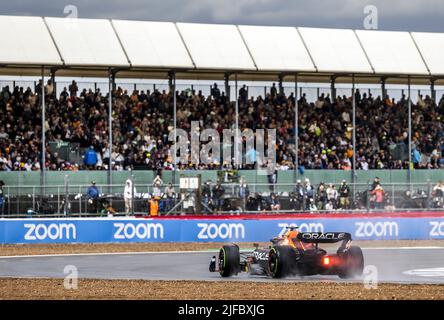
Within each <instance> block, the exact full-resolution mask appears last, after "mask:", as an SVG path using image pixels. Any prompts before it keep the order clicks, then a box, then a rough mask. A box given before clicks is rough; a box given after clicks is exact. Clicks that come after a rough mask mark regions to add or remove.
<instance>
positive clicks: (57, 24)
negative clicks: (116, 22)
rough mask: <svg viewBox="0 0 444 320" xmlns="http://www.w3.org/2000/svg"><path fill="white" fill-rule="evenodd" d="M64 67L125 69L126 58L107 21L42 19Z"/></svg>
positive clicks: (127, 64) (126, 64) (126, 65)
mask: <svg viewBox="0 0 444 320" xmlns="http://www.w3.org/2000/svg"><path fill="white" fill-rule="evenodd" d="M45 21H46V23H47V25H48V27H49V30H50V32H51V34H52V36H53V38H54V41H55V44H56V45H57V48H58V49H59V51H60V54H61V56H62V59H63V61H64V62H65V65H67V66H87V67H88V66H97V67H115V66H118V67H128V66H129V63H128V59H127V58H126V56H125V53H124V51H123V49H122V46H121V45H120V43H119V40H118V38H117V36H116V34H115V32H114V30H113V28H112V26H111V23H110V21H108V20H103V19H74V18H45Z"/></svg>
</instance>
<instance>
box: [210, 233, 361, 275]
mask: <svg viewBox="0 0 444 320" xmlns="http://www.w3.org/2000/svg"><path fill="white" fill-rule="evenodd" d="M290 234H291V233H290ZM290 237H291V235H290ZM285 240H290V243H288V242H286V241H285ZM351 241H352V239H351V235H350V233H346V232H325V233H322V232H297V236H296V237H295V238H293V239H285V238H282V237H277V238H273V239H272V240H271V242H272V244H271V245H270V246H269V247H268V248H259V247H258V245H256V248H255V249H254V250H253V251H250V252H240V250H239V246H238V245H236V244H231V245H225V246H223V247H222V248H221V249H220V251H219V256H218V263H217V265H218V267H219V268H218V270H216V257H213V259H212V262H211V263H210V268H209V269H210V271H213V272H216V271H219V273H220V275H221V276H222V277H230V276H232V275H237V274H238V273H239V272H248V273H249V274H251V275H266V276H269V277H272V278H282V277H286V276H292V275H299V276H306V275H317V274H319V275H338V276H339V277H340V278H342V279H349V278H354V277H357V276H360V275H362V272H363V268H364V256H363V254H362V250H361V248H360V247H358V246H352V245H351ZM337 242H341V245H340V246H339V248H338V249H337V251H336V252H335V253H334V254H327V251H326V250H324V249H321V248H319V246H318V244H319V243H337ZM295 244H296V245H295Z"/></svg>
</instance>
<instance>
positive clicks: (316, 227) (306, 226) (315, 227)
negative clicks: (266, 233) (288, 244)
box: [278, 222, 324, 237]
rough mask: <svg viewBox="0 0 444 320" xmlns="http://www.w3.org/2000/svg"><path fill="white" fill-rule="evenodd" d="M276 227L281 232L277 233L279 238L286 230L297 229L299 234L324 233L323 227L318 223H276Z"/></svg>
mask: <svg viewBox="0 0 444 320" xmlns="http://www.w3.org/2000/svg"><path fill="white" fill-rule="evenodd" d="M278 227H279V228H281V232H279V235H278V236H279V237H282V236H283V235H284V234H285V232H287V228H291V227H293V228H294V227H298V231H300V232H324V225H323V224H322V223H319V222H316V223H315V222H313V223H301V224H299V225H298V224H297V223H278Z"/></svg>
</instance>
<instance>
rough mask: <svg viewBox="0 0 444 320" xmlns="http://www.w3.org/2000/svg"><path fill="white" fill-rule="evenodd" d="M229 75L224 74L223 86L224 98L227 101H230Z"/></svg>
mask: <svg viewBox="0 0 444 320" xmlns="http://www.w3.org/2000/svg"><path fill="white" fill-rule="evenodd" d="M229 81H230V75H229V74H228V73H225V74H224V86H225V96H226V97H227V99H228V101H231V100H230V93H231V92H230V82H229Z"/></svg>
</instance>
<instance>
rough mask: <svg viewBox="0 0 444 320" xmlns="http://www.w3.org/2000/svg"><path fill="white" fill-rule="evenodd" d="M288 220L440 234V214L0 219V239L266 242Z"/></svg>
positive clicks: (399, 235)
mask: <svg viewBox="0 0 444 320" xmlns="http://www.w3.org/2000/svg"><path fill="white" fill-rule="evenodd" d="M289 226H298V227H299V230H300V231H302V232H304V231H312V232H349V233H351V235H352V238H353V239H354V240H413V239H444V217H443V218H439V217H438V218H436V217H430V218H411V217H409V218H393V219H391V218H376V217H375V218H371V217H365V218H355V217H351V218H316V219H310V218H303V219H297V218H295V219H278V218H277V219H263V220H261V219H223V220H222V219H221V220H217V219H208V220H205V219H186V220H185V219H184V220H181V219H161V218H160V219H131V218H125V219H119V218H110V219H109V218H104V219H97V218H91V219H88V218H78V219H74V218H73V219H0V243H2V244H16V243H17V244H18V243H113V242H114V243H119V242H266V241H269V240H270V239H271V238H273V237H275V236H279V235H282V234H283V233H284V232H285V231H286V228H287V227H289Z"/></svg>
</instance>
